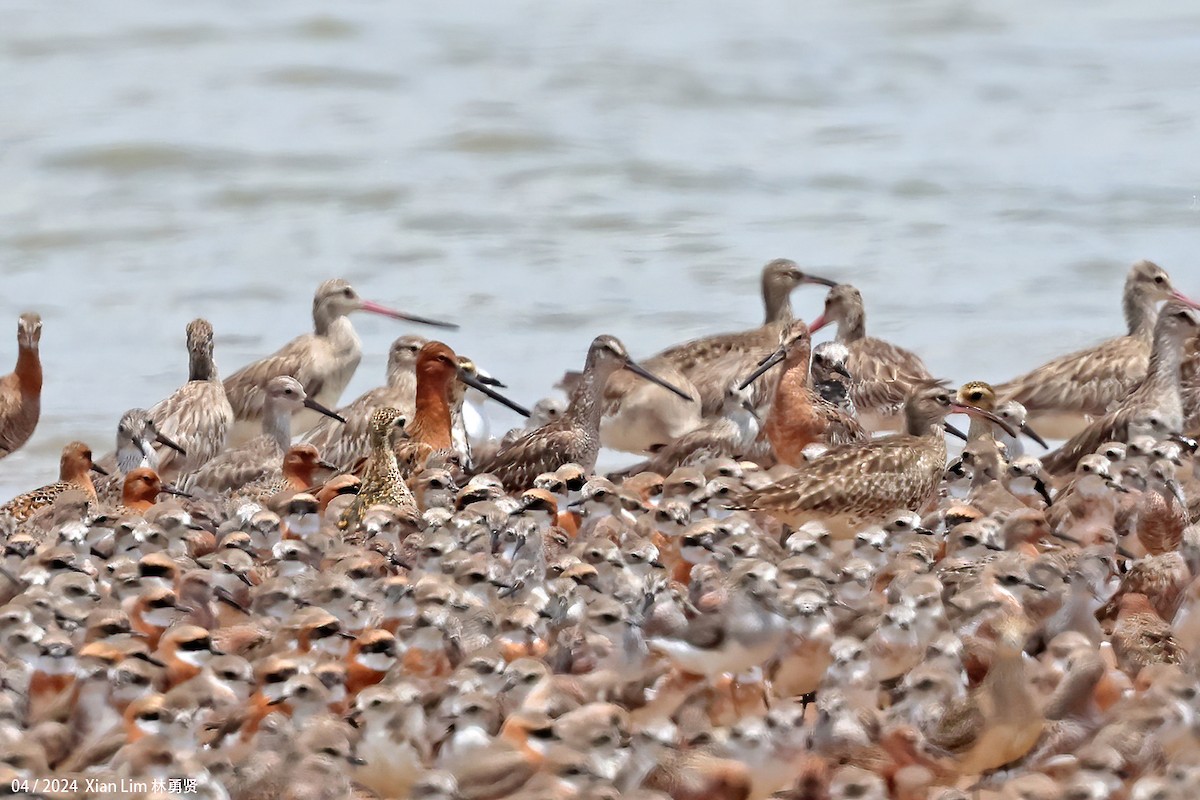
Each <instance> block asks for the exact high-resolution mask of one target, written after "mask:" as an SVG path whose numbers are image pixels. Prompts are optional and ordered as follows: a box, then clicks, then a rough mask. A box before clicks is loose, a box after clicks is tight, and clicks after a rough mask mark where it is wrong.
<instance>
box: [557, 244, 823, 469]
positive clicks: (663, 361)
mask: <svg viewBox="0 0 1200 800" xmlns="http://www.w3.org/2000/svg"><path fill="white" fill-rule="evenodd" d="M804 284H819V285H822V286H834V285H835V283H834V282H833V281H831V280H829V279H828V278H819V277H817V276H816V275H810V274H808V273H806V272H804V271H803V270H801V269H800V267H799V266H797V264H796V262H795V261H792V260H791V259H787V258H777V259H775V260H774V261H771V262H770V263H768V264H767V265H766V266H765V267H763V270H762V296H763V306H764V311H765V315H764V317H765V318H764V321H763V324H762V325H760V326H759V327H757V328H750V329H749V330H743V331H738V332H736V333H723V334H717V335H714V336H704V337H701V338H699V339H693V340H691V341H688V342H683V343H682V344H678V345H675V346H674V347H669V348H667V349H666V350H663V351H662V352H661V353H658V354H657V355H654V356H651V357H650V358H648V359H645V360H644V361H643V362H642V363H643V364H644V366H645V367H646V369H648V370H650V371H651V372H653V373H654V374H655V375H659V376H660V377H662V378H665V379H666V380H668V381H672V382H674V383H676V384H677V385H678V386H679V387H680V388H682V389H683V390H684V391H685V393H688V394H694V395H695V397H696V399H697V400H698V401H699V403H698V404H697V403H690V402H689V403H681V402H680V400H679V399H678V398H676V397H672V396H670V395H664V394H662V393H660V392H658V391H656V390H654V389H653V387H649V386H646V385H645V384H639V382H638V381H637V380H635V379H634V378H633V377H632V376H629V375H625V374H622V373H616V374H614V375H613V376H612V377H611V378H609V379H608V381H607V383H606V385H605V390H604V415H605V419H604V424H603V426H602V428H601V436H602V438H603V442H604V446H605V447H611V448H613V449H616V450H624V451H627V452H631V453H638V452H645V451H648V450H650V449H651V448H652V447H653V446H656V445H657V446H662V445H664V444H666V443H667V442H670V441H672V440H674V439H677V438H679V437H680V436H682V435H683V434H685V433H687V432H688V431H690V430H692V429H693V428H695V427H697V426H698V425H699V424H700V420H701V418H702V417H711V416H714V415H716V414H719V413H720V412H721V406H722V405H723V404H724V402H725V390H726V389H728V388H729V385H730V384H731V383H733V382H734V381H736V380H740V379H741V378H742V376H744V375H747V374H749V372H750V371H751V370H753V369H754V367H755V365H756V364H757V363H758V361H759V360H760V359H761V358H763V357H764V356H766V355H768V354H769V353H770V352H771V351H772V350H773V349H774V348H775V347H777V346H778V345H779V334H780V332H781V331H782V330H783V328H784V327H785V326H786V325H787V324H788V323H789V322H791V321H792V304H791V293H792V291H793V290H794V289H796V287H798V286H801V285H804ZM571 377H574V376H571ZM566 383H567V384H568V389H569V390H571V391H573V388H574V387H573V386H571V385H570V381H567V382H566ZM773 388H774V381H766V382H763V383H760V384H758V385H757V386H755V387H754V391H753V393H752V395H751V402H752V404H753V405H754V407H755V408H758V407H761V406H762V405H764V404H765V402H766V400H767V398H769V397H770V396H771V391H772V389H773Z"/></svg>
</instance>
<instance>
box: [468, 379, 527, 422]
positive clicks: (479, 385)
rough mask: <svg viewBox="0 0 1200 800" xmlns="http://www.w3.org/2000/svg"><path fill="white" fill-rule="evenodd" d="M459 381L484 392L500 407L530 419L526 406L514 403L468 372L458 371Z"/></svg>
mask: <svg viewBox="0 0 1200 800" xmlns="http://www.w3.org/2000/svg"><path fill="white" fill-rule="evenodd" d="M458 379H459V380H460V381H462V382H463V383H465V384H466V385H467V386H470V387H471V388H472V389H476V390H478V391H480V392H483V393H484V394H485V395H487V396H488V397H490V398H491V399H493V400H495V401H496V402H497V403H499V404H500V405H502V406H506V407H507V408H511V409H512V410H513V411H515V412H517V413H518V414H520V415H521V416H522V417H529V409H527V408H525V406H523V405H521V404H519V403H514V402H513V401H512V400H509V399H508V398H507V397H505V396H504V395H502V394H500V393H499V392H497V391H496V390H495V389H493V388H492V387H491V386H488V385H487V384H486V383H484V382H483V381H481V380H480V379H479V378H478V377H476V376H474V375H472V374H470V373H469V372H467V371H466V370H464V369H460V370H459V371H458ZM496 383H499V381H496ZM500 385H501V386H503V385H504V384H500Z"/></svg>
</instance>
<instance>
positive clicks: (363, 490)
mask: <svg viewBox="0 0 1200 800" xmlns="http://www.w3.org/2000/svg"><path fill="white" fill-rule="evenodd" d="M403 428H404V417H403V416H401V414H400V411H399V409H395V408H380V409H376V411H375V413H374V414H372V415H371V455H370V456H368V457H367V467H366V471H365V472H364V473H363V477H362V483H361V484H360V487H359V490H358V494H356V495H355V496H354V500H353V501H352V502H351V503H350V505H349V506H348V507H347V508H346V510H345V511H344V512H342V516H341V518H340V519H339V520H338V527H339V528H341V529H342V530H349V531H353V530H356V529H357V528H358V525H359V523H360V522H362V518H363V515H365V514H366V512H367V509H369V508H370V507H371V506H373V505H376V504H379V503H382V504H384V505H390V506H396V507H397V508H398V509H400V511H401V513H402V514H403V515H404V516H405V517H407V518H411V519H415V518H416V517H417V516H418V514H419V512H418V510H417V501H416V498H414V497H413V494H412V491H410V490H409V488H408V486H407V485H406V484H405V483H404V479H403V478H402V477H401V475H400V465H399V464H397V463H396V450H395V446H396V439H397V437H398V436H399V435H400V434H401V432H402V431H403Z"/></svg>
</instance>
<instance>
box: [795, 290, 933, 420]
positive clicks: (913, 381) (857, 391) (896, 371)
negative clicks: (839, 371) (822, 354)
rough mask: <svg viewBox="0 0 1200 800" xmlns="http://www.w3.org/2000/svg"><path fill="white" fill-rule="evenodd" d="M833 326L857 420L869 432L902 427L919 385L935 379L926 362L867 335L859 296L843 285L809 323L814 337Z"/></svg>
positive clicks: (864, 313) (831, 295) (865, 315)
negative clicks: (907, 405) (843, 349)
mask: <svg viewBox="0 0 1200 800" xmlns="http://www.w3.org/2000/svg"><path fill="white" fill-rule="evenodd" d="M831 322H836V323H837V326H838V329H837V341H838V342H840V343H841V344H843V345H845V346H846V348H847V349H848V350H849V351H850V356H849V359H848V360H847V362H846V367H847V369H848V370H849V371H850V378H851V380H850V395H851V397H852V398H853V400H854V407H855V408H856V409H857V411H858V417H859V420H860V421H861V422H862V425H863V427H865V428H867V429H868V430H896V429H898V428H900V427H902V426H903V424H904V422H905V420H904V404H905V401H906V400H907V398H908V397H909V395H911V394H912V393H913V391H914V390H915V389H916V388H917V387H918V386H919V385H923V384H925V383H928V382H929V381H931V380H933V376H932V375H931V374H930V373H929V370H928V369H927V368H926V366H925V363H924V362H923V361H921V359H920V358H918V357H917V356H916V355H915V354H914V353H911V352H909V351H908V350H905V349H904V348H902V347H897V346H896V345H894V344H892V343H890V342H885V341H884V340H883V339H876V338H875V337H873V336H867V312H866V309H865V307H864V305H863V299H862V294H861V293H860V292H859V291H858V289H855V288H854V287H853V286H851V285H850V284H847V283H842V284H838V285H837V286H835V287H833V288H832V289H830V290H829V294H828V295H827V296H826V298H825V312H824V313H823V314H821V316H819V317H817V318H816V319H814V320H813V321H812V325H811V326H810V330H811V331H812V332H813V333H816V332H817V331H819V330H820V329H821V328H823V327H825V326H826V325H828V324H829V323H831Z"/></svg>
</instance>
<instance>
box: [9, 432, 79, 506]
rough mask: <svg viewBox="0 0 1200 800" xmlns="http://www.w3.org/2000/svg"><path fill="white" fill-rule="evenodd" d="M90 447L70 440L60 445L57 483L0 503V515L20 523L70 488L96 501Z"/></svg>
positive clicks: (50, 503)
mask: <svg viewBox="0 0 1200 800" xmlns="http://www.w3.org/2000/svg"><path fill="white" fill-rule="evenodd" d="M95 468H96V467H95V464H93V462H92V449H91V448H90V447H88V446H87V445H86V444H84V443H83V442H71V443H70V444H68V445H67V446H66V447H64V448H63V451H62V458H61V459H60V461H59V467H58V482H57V483H51V484H49V485H48V486H42V487H40V488H38V489H34V490H33V491H32V492H26V493H25V494H22V495H18V496H16V497H14V498H13V499H12V500H9V501H8V502H7V503H5V504H4V505H3V506H0V516H5V515H7V516H10V517H12V518H13V519H15V520H17V522H24V521H25V520H27V519H29V518H30V517H32V516H33V515H34V514H35V513H36V512H37V511H38V510H39V509H42V508H45V507H46V506H49V505H53V503H54V501H56V500H57V499H58V498H59V497H61V496H63V495H65V494H66V493H68V492H71V491H77V492H82V493H83V494H84V495H85V496H86V497H87V498H88V500H89V501H90V502H92V503H94V502H96V487H95V486H94V485H93V484H92V476H91V473H92V470H93V469H95Z"/></svg>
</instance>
